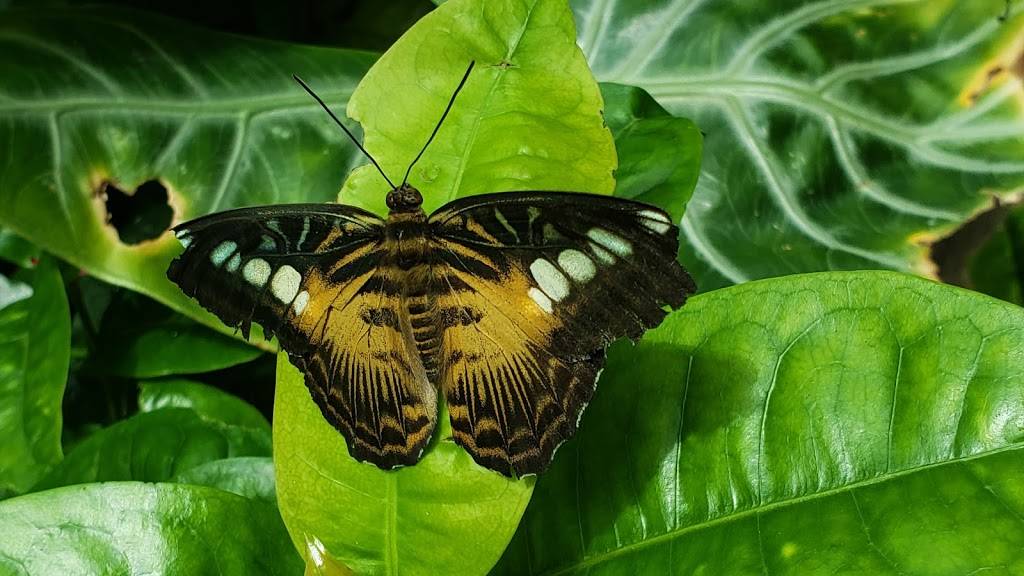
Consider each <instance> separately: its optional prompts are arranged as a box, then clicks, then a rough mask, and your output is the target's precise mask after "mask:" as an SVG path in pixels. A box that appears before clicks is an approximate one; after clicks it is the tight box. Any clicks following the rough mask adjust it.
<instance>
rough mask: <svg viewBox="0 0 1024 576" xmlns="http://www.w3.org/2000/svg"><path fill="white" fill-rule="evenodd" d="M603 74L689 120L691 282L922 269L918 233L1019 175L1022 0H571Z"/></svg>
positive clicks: (935, 231)
mask: <svg viewBox="0 0 1024 576" xmlns="http://www.w3.org/2000/svg"><path fill="white" fill-rule="evenodd" d="M572 4H573V7H574V10H575V12H576V16H577V22H578V23H579V42H580V45H581V46H582V47H583V50H584V52H586V54H587V57H588V60H589V62H590V64H591V66H592V67H593V69H594V74H595V76H597V78H598V79H599V80H600V81H602V82H617V83H621V84H628V85H634V86H639V87H641V88H644V89H645V90H647V91H648V92H649V93H650V94H651V95H652V96H653V97H654V98H655V99H656V100H657V101H658V102H659V103H661V105H663V106H664V107H665V108H666V109H668V110H669V111H670V112H672V113H673V114H676V115H681V116H686V117H688V118H692V119H693V120H694V121H695V122H696V123H697V125H698V126H700V128H701V130H703V131H704V132H705V133H706V135H707V136H706V138H705V140H704V162H703V165H702V175H701V178H700V182H699V183H698V185H697V190H696V192H695V193H694V196H693V202H691V204H690V210H688V212H687V216H686V217H685V218H684V219H683V226H682V229H683V237H684V240H685V245H684V246H683V248H682V250H683V254H684V260H685V262H686V264H687V265H688V267H689V268H690V269H691V271H693V272H694V273H695V276H696V277H697V280H698V284H699V285H700V286H701V288H702V289H705V290H706V289H709V288H712V287H715V286H722V285H726V284H731V283H739V282H743V281H745V280H750V279H755V278H762V277H767V276H778V275H782V274H791V273H794V272H801V271H816V270H833V269H859V268H880V267H881V268H891V269H895V270H901V271H913V272H917V273H922V274H927V275H931V274H934V271H933V265H932V263H931V262H930V261H929V259H928V246H927V245H928V243H929V242H931V241H932V240H934V239H936V238H937V237H939V236H941V235H943V234H944V233H946V232H948V231H950V230H952V229H954V228H956V227H957V226H958V225H959V224H960V223H962V222H963V221H965V220H966V219H967V218H969V217H970V216H971V215H972V214H974V213H975V212H977V211H978V210H980V209H981V208H983V207H984V206H985V205H986V204H987V203H989V196H988V193H995V194H1000V195H1005V194H1006V193H1008V192H1011V191H1014V190H1018V189H1020V188H1021V187H1022V186H1024V160H1022V158H1024V139H1022V138H1021V137H1020V134H1021V133H1022V132H1024V108H1022V107H1021V106H1020V98H1021V87H1020V82H1019V80H1018V79H1017V78H1016V75H1015V74H1014V73H1012V72H1011V71H1012V70H1019V67H1017V66H1018V65H1016V64H1015V63H1016V62H1018V58H1019V56H1020V44H1019V42H1018V40H1017V39H1018V38H1019V37H1020V35H1021V33H1022V31H1024V4H1022V3H1019V2H1015V3H1013V4H1012V10H1011V13H1012V15H1011V18H1010V19H1009V20H1007V21H1006V22H1001V21H1000V20H998V19H997V17H998V16H1000V15H1001V14H1002V13H1003V11H1004V8H1005V7H1006V2H1005V0H975V1H972V2H962V1H960V0H935V1H932V0H898V1H893V2H886V3H879V2H875V1H873V0H818V1H815V2H782V1H778V0H777V1H769V2H683V1H676V2H668V1H665V2H655V3H652V2H647V1H641V0H573V3H572Z"/></svg>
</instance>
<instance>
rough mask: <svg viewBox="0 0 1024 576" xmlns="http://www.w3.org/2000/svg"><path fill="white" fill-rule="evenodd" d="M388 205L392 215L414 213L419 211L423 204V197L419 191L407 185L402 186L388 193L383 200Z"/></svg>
mask: <svg viewBox="0 0 1024 576" xmlns="http://www.w3.org/2000/svg"><path fill="white" fill-rule="evenodd" d="M385 202H387V204H388V209H389V210H391V212H392V213H397V212H416V211H418V210H419V209H420V205H422V204H423V195H422V194H420V191H419V190H417V189H415V188H413V187H412V186H410V185H408V184H402V185H401V186H399V187H398V188H395V189H394V190H392V191H391V192H388V197H387V198H386V199H385Z"/></svg>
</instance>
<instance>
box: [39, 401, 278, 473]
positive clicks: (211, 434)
mask: <svg viewBox="0 0 1024 576" xmlns="http://www.w3.org/2000/svg"><path fill="white" fill-rule="evenodd" d="M270 446H271V439H270V433H269V431H267V430H265V429H260V428H250V427H244V426H236V425H233V424H225V423H224V422H219V421H216V420H212V419H208V418H204V417H203V416H200V414H198V413H197V412H195V411H194V410H190V409H188V408H164V409H162V410H157V411H156V412H145V413H142V414H137V415H135V416H132V417H131V418H129V419H127V420H122V421H121V422H118V423H117V424H114V425H113V426H111V427H109V428H105V429H103V430H99V431H97V432H94V433H93V434H92V435H91V436H89V437H88V438H86V439H85V440H83V441H82V442H80V443H79V444H77V445H75V447H74V448H73V449H72V450H71V451H70V452H69V453H68V455H67V456H66V457H65V458H64V460H63V461H62V462H61V463H60V464H59V465H58V466H57V467H56V468H54V469H53V470H51V471H50V473H49V474H47V475H46V476H44V477H43V479H42V480H40V482H39V484H38V485H36V486H35V489H36V490H42V489H46V488H52V487H55V486H66V485H69V484H84V483H87V482H101V481H109V480H144V481H147V482H162V481H165V480H168V479H170V478H172V477H174V476H175V475H178V474H181V473H182V472H184V471H186V470H189V469H191V468H194V467H196V466H198V465H200V464H204V463H206V462H210V461H213V460H220V459H222V458H232V457H236V456H269V455H270Z"/></svg>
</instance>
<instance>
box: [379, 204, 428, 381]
mask: <svg viewBox="0 0 1024 576" xmlns="http://www.w3.org/2000/svg"><path fill="white" fill-rule="evenodd" d="M426 234H427V226H426V215H424V214H423V212H422V211H419V212H405V213H392V214H391V215H390V216H389V218H388V223H387V231H386V238H387V239H386V242H387V248H388V254H389V260H390V267H391V269H392V271H393V273H394V274H395V275H396V277H398V278H400V282H401V285H402V303H403V306H404V308H405V313H406V316H407V318H408V321H409V323H408V330H409V335H410V336H411V338H412V341H413V343H414V344H415V346H416V351H417V352H418V353H419V356H420V361H421V362H422V363H423V368H424V370H425V371H426V372H427V377H428V379H430V380H431V381H433V379H434V377H435V376H436V375H437V352H438V349H439V348H440V346H441V329H440V326H439V324H438V310H437V295H436V293H435V291H434V290H432V289H431V261H430V245H429V243H428V241H427V236H426Z"/></svg>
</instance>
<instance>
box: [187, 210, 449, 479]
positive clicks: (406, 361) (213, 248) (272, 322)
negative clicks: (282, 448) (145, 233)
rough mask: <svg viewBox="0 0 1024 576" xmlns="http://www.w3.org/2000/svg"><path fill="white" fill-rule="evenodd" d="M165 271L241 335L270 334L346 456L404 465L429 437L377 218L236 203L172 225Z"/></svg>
mask: <svg viewBox="0 0 1024 576" xmlns="http://www.w3.org/2000/svg"><path fill="white" fill-rule="evenodd" d="M175 231H176V234H177V236H178V238H179V239H180V240H181V242H182V244H183V245H185V251H184V253H183V254H182V255H181V256H179V257H178V258H177V259H175V260H174V261H173V262H172V263H171V266H170V267H169V269H168V277H169V278H170V279H171V280H172V281H174V282H175V283H177V284H178V285H179V286H180V287H181V289H182V290H183V291H184V292H185V293H186V294H188V295H189V296H192V297H194V298H196V299H197V300H198V301H199V303H200V304H201V305H202V306H203V307H205V308H206V309H208V310H210V311H211V312H213V313H214V314H215V315H216V316H217V317H219V318H220V319H221V320H222V321H223V322H224V323H225V324H227V325H229V326H234V327H237V328H240V329H241V330H242V332H243V334H244V335H245V336H246V337H248V333H249V327H250V325H251V323H252V322H254V321H255V322H258V323H259V324H261V325H262V326H263V328H264V332H265V333H266V334H267V335H268V337H269V336H270V335H271V334H276V335H277V336H278V339H279V341H280V344H281V347H282V348H283V349H284V350H285V351H287V352H288V354H289V357H290V359H291V360H292V363H293V364H295V365H296V367H298V368H299V369H300V370H301V371H302V372H303V374H304V376H305V382H306V385H307V387H308V388H309V390H310V393H311V395H312V397H313V399H314V400H315V401H316V403H317V405H318V406H319V407H320V410H321V412H322V413H323V415H324V417H325V418H326V419H327V421H328V422H330V423H331V424H332V425H333V426H334V427H335V428H337V429H338V430H339V431H340V432H341V433H342V435H343V436H344V437H345V439H346V442H347V445H348V449H349V452H350V454H352V456H353V457H355V458H356V459H359V460H369V461H371V462H373V463H374V464H376V465H378V466H380V467H382V468H393V467H395V466H400V465H408V464H413V463H415V462H416V461H417V460H418V459H419V458H420V456H421V454H422V451H423V449H424V447H425V446H426V445H427V442H428V441H429V439H430V436H431V434H432V433H433V430H434V426H435V423H436V420H437V392H436V389H435V388H434V387H433V385H432V384H431V383H430V382H429V381H428V380H427V376H426V372H425V370H424V369H423V366H422V363H421V361H420V358H419V356H418V355H417V353H416V351H415V347H414V345H413V343H412V341H411V338H410V333H409V327H408V320H407V318H406V315H405V314H404V307H403V303H402V301H401V294H400V290H398V289H397V285H398V284H399V283H398V282H396V281H395V280H394V279H393V278H392V277H391V275H392V274H393V273H394V271H393V269H392V268H389V267H388V266H385V265H383V264H384V262H385V261H386V260H387V253H386V251H385V249H384V222H383V221H382V220H381V219H380V218H378V217H377V216H376V215H374V214H372V213H369V212H366V211H363V210H360V209H357V208H354V207H349V206H344V205H333V204H309V205H282V206H269V207H257V208H243V209H239V210H233V211H228V212H221V213H218V214H213V215H210V216H206V217H203V218H200V219H197V220H193V221H191V222H186V223H185V224H182V225H181V226H179V227H177V228H176V229H175Z"/></svg>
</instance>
